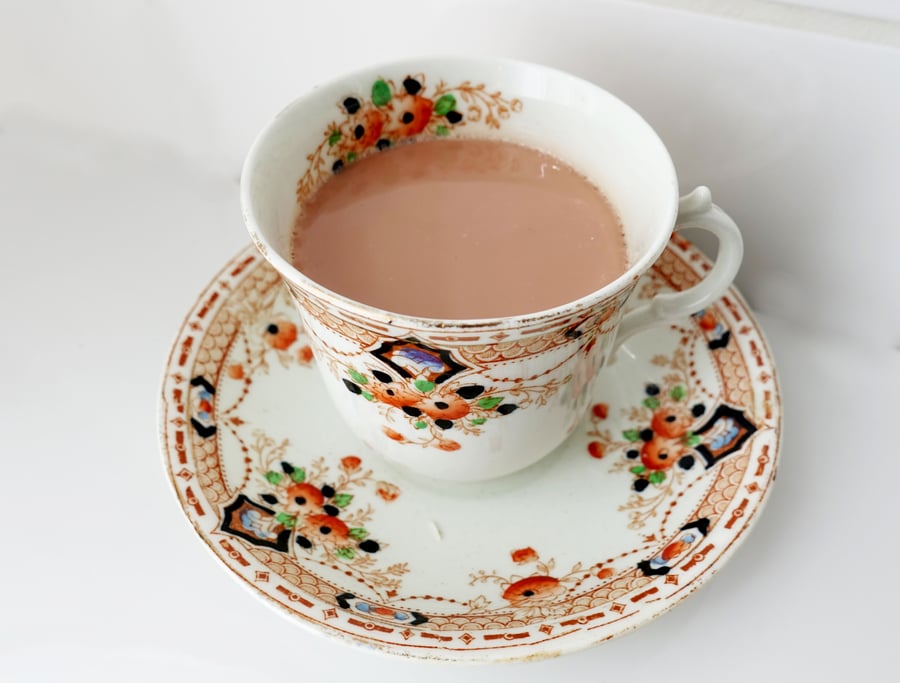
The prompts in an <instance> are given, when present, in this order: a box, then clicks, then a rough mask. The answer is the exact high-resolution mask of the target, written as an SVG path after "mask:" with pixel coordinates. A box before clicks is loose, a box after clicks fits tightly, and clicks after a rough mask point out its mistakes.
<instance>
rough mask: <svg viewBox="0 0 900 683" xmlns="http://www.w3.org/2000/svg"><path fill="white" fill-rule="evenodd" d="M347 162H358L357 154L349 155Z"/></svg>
mask: <svg viewBox="0 0 900 683" xmlns="http://www.w3.org/2000/svg"><path fill="white" fill-rule="evenodd" d="M347 161H350V162H353V161H356V152H349V153H348V154H347Z"/></svg>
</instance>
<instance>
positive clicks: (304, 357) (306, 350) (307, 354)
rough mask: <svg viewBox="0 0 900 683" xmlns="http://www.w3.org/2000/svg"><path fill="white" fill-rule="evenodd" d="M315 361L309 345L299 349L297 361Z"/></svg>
mask: <svg viewBox="0 0 900 683" xmlns="http://www.w3.org/2000/svg"><path fill="white" fill-rule="evenodd" d="M312 359H313V350H312V348H311V347H310V345H309V344H306V345H305V346H301V347H300V348H299V349H297V360H298V361H300V362H301V363H310V362H312Z"/></svg>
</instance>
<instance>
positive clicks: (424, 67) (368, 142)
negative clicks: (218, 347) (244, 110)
mask: <svg viewBox="0 0 900 683" xmlns="http://www.w3.org/2000/svg"><path fill="white" fill-rule="evenodd" d="M461 136H466V137H479V138H500V139H504V140H509V141H513V142H517V143H521V144H525V145H529V146H532V147H535V148H538V149H541V150H543V151H546V152H549V153H551V154H553V155H555V156H557V157H559V158H561V159H563V160H565V161H567V162H568V163H569V164H571V165H572V166H573V167H574V168H575V169H577V170H578V171H580V172H581V173H583V174H584V175H585V176H586V177H587V178H589V179H590V180H591V181H593V182H594V183H596V184H597V186H598V187H600V188H602V189H603V191H604V192H605V193H606V195H607V197H608V198H609V200H610V201H611V203H612V204H613V206H614V207H615V209H616V210H617V211H618V213H619V215H620V217H621V219H622V224H623V226H624V229H625V236H626V243H627V250H628V259H629V267H628V269H627V270H626V271H625V272H624V273H623V274H622V275H621V276H620V277H618V278H617V279H616V280H615V281H613V282H611V283H609V284H608V285H607V286H605V287H603V288H602V289H600V290H598V291H596V292H594V293H592V294H590V295H588V296H585V297H582V298H581V299H578V300H577V301H573V302H571V303H568V304H565V305H563V306H558V307H556V308H553V309H549V310H544V311H535V312H533V313H530V314H527V315H517V316H509V317H503V318H495V319H478V320H450V321H447V320H437V319H429V318H422V317H417V316H409V315H403V313H402V312H401V311H385V310H379V309H377V308H373V307H372V306H368V305H366V304H363V303H361V302H358V301H353V300H351V299H348V298H347V297H345V296H342V295H341V294H340V293H338V292H333V291H330V290H328V289H326V288H325V287H323V286H321V285H320V284H318V283H316V282H314V281H313V280H311V279H309V278H308V277H306V276H305V275H304V274H303V273H302V272H300V271H298V270H297V269H296V268H294V267H293V266H292V265H291V259H290V253H289V250H290V244H291V239H290V238H291V231H292V228H293V225H294V221H295V216H296V213H297V210H298V203H299V204H301V205H302V202H303V201H304V200H306V199H307V198H308V197H309V196H310V195H311V194H312V193H313V192H315V190H316V189H317V188H318V187H319V185H320V184H321V183H323V182H325V181H326V180H327V179H328V178H329V177H330V176H331V175H332V174H333V173H336V172H339V171H340V170H341V169H342V168H343V167H344V166H346V165H348V164H352V163H355V162H356V161H358V160H359V159H360V158H362V157H363V156H364V155H366V154H368V153H377V152H378V151H380V150H383V149H385V148H389V147H390V146H391V145H393V144H396V143H398V142H401V141H402V140H404V139H409V138H428V137H461ZM241 201H242V207H243V213H244V219H245V222H246V225H247V228H248V230H249V232H250V234H251V236H252V238H253V241H254V243H255V244H256V246H257V248H258V249H259V250H260V252H261V253H262V254H263V256H264V257H265V258H266V260H267V261H268V262H269V263H270V264H271V265H272V266H273V267H274V268H275V269H276V270H277V271H278V273H279V274H280V275H281V277H282V278H283V280H284V282H285V283H286V285H287V287H288V289H289V290H290V292H291V295H292V297H293V299H294V301H295V302H296V304H297V306H298V310H299V312H300V316H301V319H302V321H303V325H304V327H305V329H306V332H307V333H308V335H309V337H310V341H311V343H312V345H313V348H314V351H315V355H316V358H317V360H318V363H317V365H318V367H319V368H320V370H321V371H322V374H323V377H324V380H325V384H326V386H327V388H328V392H329V394H330V396H331V399H332V401H333V402H334V405H335V406H336V407H337V409H338V412H339V413H340V414H341V415H342V416H343V419H344V420H345V421H346V422H347V424H348V425H349V426H350V428H351V429H352V430H353V431H354V432H355V433H356V434H357V435H358V436H359V437H360V438H361V439H362V440H363V441H364V442H365V443H366V444H368V445H369V446H371V447H372V448H373V449H374V450H375V451H376V452H378V453H380V454H381V455H382V456H383V457H384V458H386V459H387V460H388V461H390V462H392V463H395V464H398V465H401V466H403V467H405V468H408V469H410V470H412V471H414V472H416V473H418V474H421V475H425V476H428V477H432V478H436V479H442V480H447V481H475V480H482V479H490V478H494V477H499V476H502V475H505V474H509V473H511V472H514V471H516V470H520V469H522V468H525V467H527V466H529V465H531V464H532V463H534V462H536V461H538V460H539V459H540V458H542V457H543V456H545V455H547V454H548V453H549V452H551V451H552V450H553V449H554V448H555V447H556V446H557V445H559V443H560V442H561V441H562V440H563V439H564V438H565V437H566V436H567V435H568V434H569V433H571V432H572V430H573V429H574V428H575V426H576V425H577V424H578V423H579V421H580V420H581V418H582V417H583V415H584V413H585V411H586V409H587V408H588V405H589V403H590V396H591V395H592V392H593V391H594V389H595V383H596V382H598V381H603V380H602V374H598V373H600V370H601V368H602V367H603V366H604V364H605V363H606V362H608V361H609V359H610V358H611V357H612V356H613V354H614V352H615V350H616V348H617V347H618V346H619V345H620V344H622V343H623V342H624V341H625V340H627V339H628V338H629V337H630V336H631V335H633V334H635V333H636V332H639V331H642V330H644V329H646V328H649V327H651V326H653V325H656V324H659V323H665V322H669V321H673V320H676V319H679V318H684V317H687V316H688V315H690V314H692V313H695V312H697V311H698V310H700V309H702V308H704V307H705V306H707V305H708V304H710V303H712V302H713V301H714V300H715V299H717V298H718V297H719V296H720V295H721V294H722V293H723V292H725V290H726V289H727V288H728V286H729V285H730V284H731V282H732V280H733V279H734V276H735V274H736V272H737V270H738V268H739V266H740V262H741V257H742V253H743V246H742V241H741V236H740V232H739V231H738V229H737V226H736V225H735V224H734V222H733V221H732V220H731V219H730V218H729V217H728V216H727V215H726V214H725V213H724V212H722V211H721V210H720V209H719V208H718V207H717V206H715V205H713V204H712V202H711V198H710V193H709V190H707V189H706V188H705V187H700V188H697V189H695V190H694V191H693V192H691V193H690V194H688V195H687V196H685V197H683V198H681V199H680V200H679V192H678V181H677V178H676V174H675V169H674V167H673V164H672V160H671V158H670V157H669V154H668V152H667V151H666V148H665V146H664V145H663V143H662V141H661V140H660V139H659V137H658V136H657V135H656V133H655V132H654V131H653V129H652V128H651V127H650V126H649V125H648V124H647V122H646V121H644V120H643V119H642V118H641V117H640V116H639V115H638V114H637V113H636V112H635V111H633V110H632V109H631V108H629V107H628V106H627V105H625V104H624V103H623V102H621V101H620V100H618V99H617V98H616V97H614V96H613V95H611V94H610V93H608V92H606V91H604V90H603V89H601V88H599V87H597V86H596V85H593V84H592V83H589V82H587V81H584V80H581V79H578V78H576V77H574V76H572V75H569V74H566V73H563V72H560V71H555V70H553V69H549V68H547V67H543V66H538V65H534V64H527V63H521V62H514V61H508V60H497V59H471V58H427V59H416V60H407V61H402V62H395V63H392V64H386V65H382V66H376V67H369V68H366V69H363V70H360V71H357V72H355V73H353V74H350V75H348V76H345V77H343V78H339V79H337V80H334V81H331V82H330V83H327V84H325V85H322V86H320V87H318V88H316V89H314V90H313V91H312V92H310V93H309V94H307V95H304V96H302V97H300V98H299V99H297V100H295V101H294V102H293V103H291V104H290V105H288V107H287V108H285V109H284V110H283V111H282V112H281V113H280V114H278V116H276V117H275V119H274V120H273V121H272V122H271V123H269V124H268V125H267V126H266V128H265V129H264V130H263V131H262V133H261V134H260V135H259V137H258V138H257V140H256V142H255V143H254V144H253V147H252V149H251V150H250V153H249V155H248V157H247V160H246V163H245V165H244V170H243V176H242V181H241ZM547 227H548V229H553V226H547ZM685 227H691V228H703V229H705V230H709V231H710V232H712V233H714V234H715V235H716V237H717V238H718V240H719V250H718V257H717V259H716V262H715V264H714V265H713V267H712V268H711V269H710V270H709V272H708V273H707V274H706V277H705V278H704V279H703V280H702V281H701V282H700V283H699V284H697V285H696V286H694V287H693V288H691V289H688V290H686V291H683V292H678V293H668V294H660V295H658V296H656V297H655V298H654V299H652V301H651V302H650V303H647V304H645V305H643V306H641V307H639V308H637V309H636V310H633V311H631V312H629V313H628V314H627V315H625V316H623V305H624V303H625V302H626V300H627V299H628V298H629V296H630V295H631V293H632V291H633V290H634V287H635V284H636V283H637V281H638V278H639V277H640V276H641V275H642V274H644V273H645V272H647V271H648V270H649V269H650V268H651V266H652V265H653V263H654V262H655V261H656V260H657V258H658V257H659V256H660V254H662V252H663V250H664V249H665V247H666V244H667V242H668V240H669V238H670V236H671V235H672V233H673V231H674V230H678V229H681V228H685ZM452 249H453V245H452V243H449V242H448V245H447V250H448V252H450V251H452ZM367 257H368V255H367V254H364V253H356V252H354V250H353V249H352V245H347V249H346V258H358V259H365V258H367ZM433 257H434V258H441V255H440V254H438V255H434V256H433ZM497 258H503V254H498V255H497ZM397 268H398V269H399V270H402V269H406V270H407V271H408V273H409V281H410V284H411V285H412V286H421V287H427V286H429V283H428V280H427V277H424V276H423V273H424V274H427V270H428V264H427V262H426V263H417V264H412V263H410V264H403V263H398V264H397ZM522 277H523V279H526V278H527V279H533V278H541V277H546V275H545V274H542V273H540V272H535V273H523V274H522ZM510 286H511V287H514V286H515V283H510ZM275 327H277V325H275ZM269 333H270V334H272V335H275V336H277V335H278V334H283V331H280V330H278V329H275V330H269ZM297 409H298V410H299V409H300V406H298V407H297Z"/></svg>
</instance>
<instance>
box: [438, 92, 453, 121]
mask: <svg viewBox="0 0 900 683" xmlns="http://www.w3.org/2000/svg"><path fill="white" fill-rule="evenodd" d="M454 109H456V98H455V97H453V95H451V94H449V93H448V94H446V95H441V96H440V97H439V98H438V101H437V102H435V103H434V113H435V114H437V115H438V116H445V115H446V114H447V113H448V112H451V111H453V110H454Z"/></svg>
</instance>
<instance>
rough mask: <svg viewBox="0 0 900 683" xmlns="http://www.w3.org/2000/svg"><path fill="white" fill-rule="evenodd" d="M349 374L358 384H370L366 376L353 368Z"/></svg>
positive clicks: (348, 371)
mask: <svg viewBox="0 0 900 683" xmlns="http://www.w3.org/2000/svg"><path fill="white" fill-rule="evenodd" d="M347 374H349V375H350V378H351V379H352V380H353V381H354V382H356V383H357V384H368V383H369V380H368V379H367V378H366V376H365V375H364V374H362V373H361V372H358V371H356V370H354V369H353V368H350V369H349V370H347Z"/></svg>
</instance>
